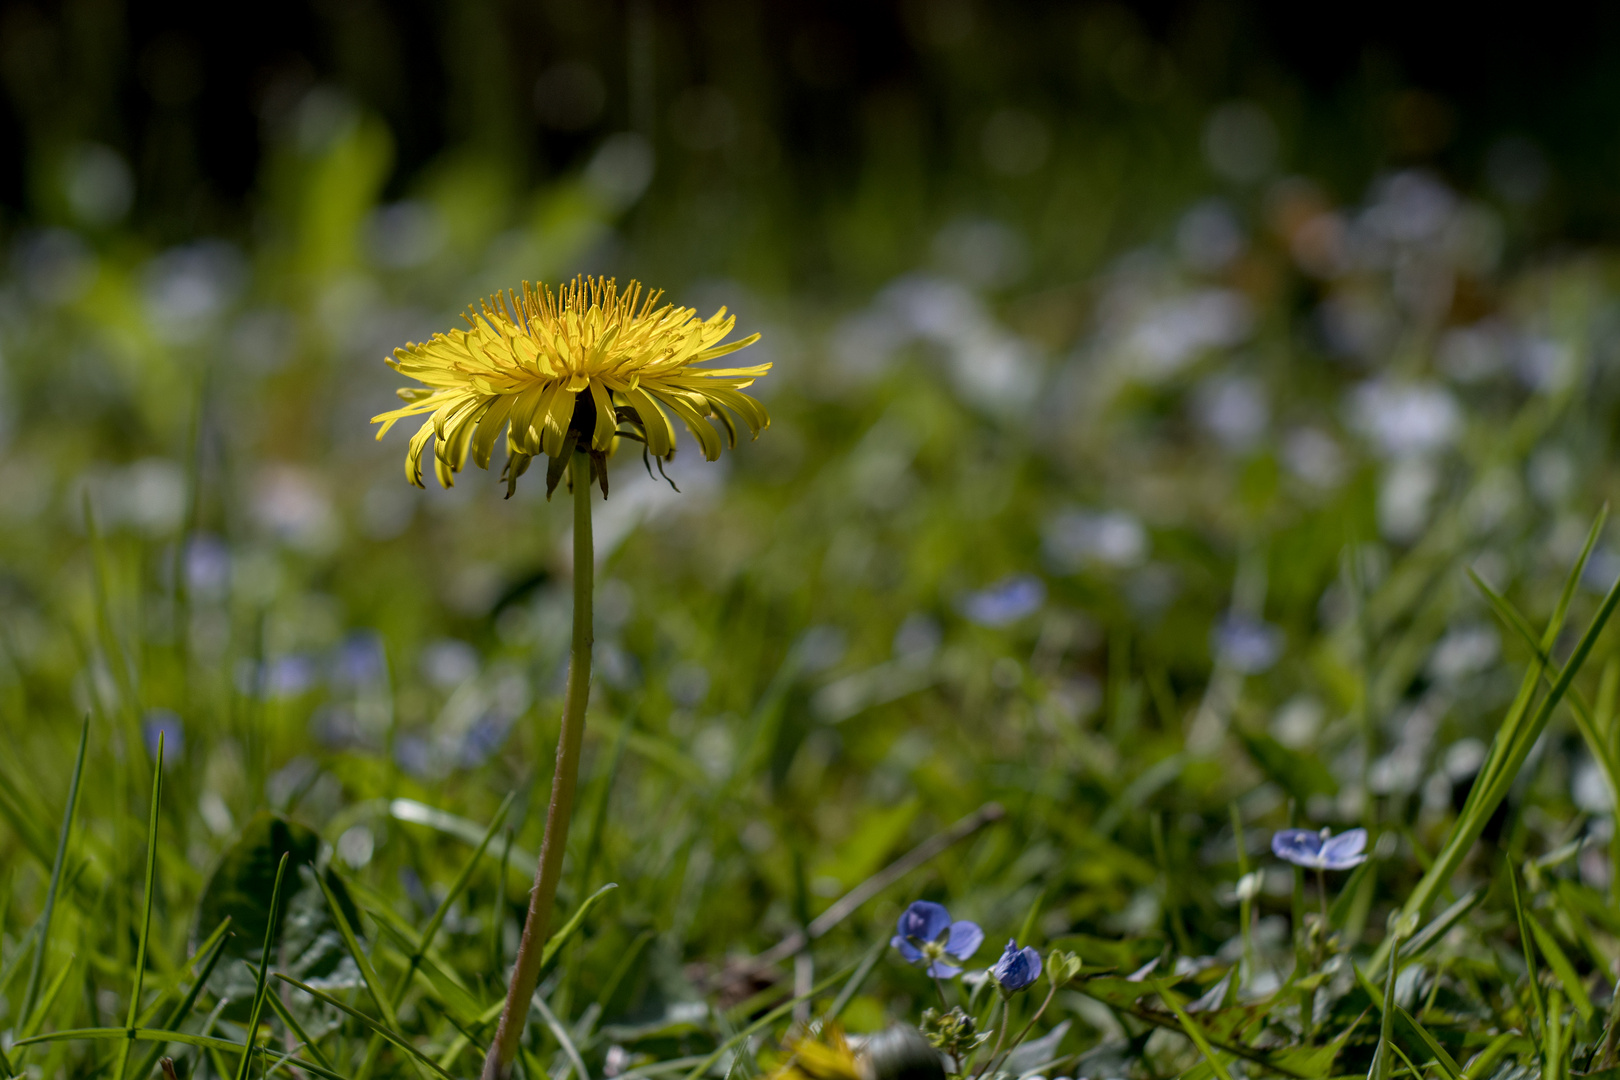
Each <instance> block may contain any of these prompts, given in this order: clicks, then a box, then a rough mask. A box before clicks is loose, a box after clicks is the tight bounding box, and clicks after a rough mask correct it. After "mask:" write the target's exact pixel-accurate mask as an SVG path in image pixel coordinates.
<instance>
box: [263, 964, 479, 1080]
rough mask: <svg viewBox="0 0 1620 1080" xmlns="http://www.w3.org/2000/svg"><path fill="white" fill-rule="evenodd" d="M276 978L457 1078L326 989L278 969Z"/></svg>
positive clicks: (447, 1076) (447, 1079)
mask: <svg viewBox="0 0 1620 1080" xmlns="http://www.w3.org/2000/svg"><path fill="white" fill-rule="evenodd" d="M276 978H278V979H280V980H281V981H282V982H284V983H287V984H288V985H291V986H296V987H297V988H298V989H300V990H302V991H303V992H304V993H306V994H308V995H309V996H310V997H312V998H316V999H317V1000H319V1001H324V1002H325V1003H326V1004H328V1005H330V1006H332V1007H333V1008H334V1009H337V1010H338V1011H339V1012H342V1013H346V1014H347V1015H349V1016H352V1017H354V1018H355V1019H356V1020H358V1021H360V1023H361V1024H363V1025H364V1026H365V1027H366V1028H367V1029H368V1030H369V1031H371V1033H372V1034H374V1035H380V1036H382V1037H383V1038H384V1039H385V1040H387V1041H388V1042H391V1043H393V1044H394V1045H395V1046H397V1047H399V1048H400V1049H401V1050H403V1051H405V1052H406V1053H407V1054H409V1055H410V1056H411V1057H412V1058H413V1059H415V1060H416V1061H419V1062H422V1063H423V1064H425V1065H426V1066H427V1067H428V1068H430V1069H432V1070H433V1071H434V1072H436V1073H438V1074H439V1075H440V1076H442V1077H444V1078H445V1080H456V1078H455V1077H453V1076H451V1075H450V1074H449V1073H447V1072H445V1071H444V1070H443V1069H441V1068H439V1063H438V1062H437V1061H434V1060H433V1059H432V1058H430V1057H428V1056H427V1055H426V1054H424V1053H422V1051H420V1050H418V1049H417V1048H416V1047H414V1046H412V1045H411V1041H410V1040H409V1039H407V1038H406V1037H405V1036H404V1035H402V1034H400V1033H399V1032H397V1031H393V1030H391V1029H389V1028H387V1027H385V1026H383V1025H382V1024H379V1023H378V1022H377V1021H376V1020H374V1019H372V1018H371V1017H369V1016H367V1015H366V1014H365V1013H363V1012H361V1011H360V1010H359V1009H356V1008H353V1007H352V1006H350V1005H347V1004H345V1003H343V1002H342V1001H339V1000H338V999H337V998H335V997H333V996H332V995H331V994H328V993H326V992H325V991H324V990H317V989H315V988H314V987H313V986H310V985H308V984H307V983H301V982H299V981H298V980H297V979H295V978H293V977H292V976H291V975H285V974H283V973H281V972H279V971H278V972H276Z"/></svg>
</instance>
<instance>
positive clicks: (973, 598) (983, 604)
mask: <svg viewBox="0 0 1620 1080" xmlns="http://www.w3.org/2000/svg"><path fill="white" fill-rule="evenodd" d="M1044 603H1046V585H1045V583H1044V582H1042V581H1041V579H1040V578H1038V577H1036V576H1035V575H1033V574H1016V575H1014V576H1012V577H1009V578H1005V579H1003V580H1002V581H999V582H997V583H996V584H994V585H992V586H990V587H989V588H988V589H983V590H981V591H979V592H974V593H968V594H967V595H966V596H964V597H963V598H962V602H961V609H962V614H963V615H966V616H967V617H968V618H969V619H971V620H972V621H974V622H976V623H978V624H979V625H980V626H991V627H997V626H1007V625H1009V624H1011V623H1015V622H1017V621H1018V620H1019V619H1022V618H1023V617H1024V616H1026V615H1033V614H1034V613H1035V612H1036V611H1039V610H1040V607H1041V605H1042V604H1044Z"/></svg>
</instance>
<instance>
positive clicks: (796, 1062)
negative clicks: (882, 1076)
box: [767, 1023, 867, 1080]
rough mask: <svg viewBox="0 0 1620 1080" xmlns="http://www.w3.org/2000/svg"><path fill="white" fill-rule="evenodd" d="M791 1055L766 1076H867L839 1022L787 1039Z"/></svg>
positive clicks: (799, 1079) (810, 1079)
mask: <svg viewBox="0 0 1620 1080" xmlns="http://www.w3.org/2000/svg"><path fill="white" fill-rule="evenodd" d="M787 1050H788V1057H787V1060H785V1061H783V1062H781V1063H780V1064H779V1065H777V1067H776V1068H775V1069H774V1070H772V1071H771V1073H770V1075H769V1076H768V1077H767V1080H867V1076H866V1073H865V1071H864V1070H863V1069H862V1068H861V1061H860V1059H859V1058H858V1057H856V1055H855V1052H854V1051H853V1050H851V1049H850V1046H849V1042H848V1041H847V1040H846V1039H845V1038H844V1030H843V1028H841V1027H839V1026H838V1025H837V1024H836V1023H831V1024H828V1025H826V1026H825V1027H824V1028H822V1029H821V1030H820V1031H809V1032H804V1033H802V1034H800V1035H798V1036H797V1037H794V1038H789V1039H788V1040H787Z"/></svg>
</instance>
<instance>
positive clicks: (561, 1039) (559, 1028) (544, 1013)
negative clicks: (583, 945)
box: [530, 991, 591, 1080]
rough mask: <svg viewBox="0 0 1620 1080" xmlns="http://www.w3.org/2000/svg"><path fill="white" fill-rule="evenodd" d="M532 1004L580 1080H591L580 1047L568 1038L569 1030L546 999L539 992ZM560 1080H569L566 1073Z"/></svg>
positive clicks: (531, 1001) (532, 999)
mask: <svg viewBox="0 0 1620 1080" xmlns="http://www.w3.org/2000/svg"><path fill="white" fill-rule="evenodd" d="M530 1004H532V1005H533V1006H534V1007H535V1009H536V1010H538V1011H539V1013H540V1018H541V1019H543V1020H544V1021H545V1022H546V1027H548V1028H550V1029H551V1036H552V1038H554V1039H556V1040H557V1045H558V1046H560V1047H562V1052H563V1053H564V1054H565V1055H567V1057H568V1063H569V1064H570V1065H572V1066H573V1069H574V1072H576V1073H578V1074H579V1080H591V1074H590V1073H589V1072H588V1071H587V1070H586V1068H585V1059H584V1058H582V1057H580V1056H579V1047H577V1046H575V1045H574V1040H573V1039H571V1038H569V1037H568V1029H567V1028H565V1027H563V1025H562V1021H561V1020H558V1019H557V1016H556V1014H555V1013H553V1012H552V1011H551V1006H549V1005H547V1004H546V999H545V998H543V997H541V996H540V994H539V992H538V991H537V992H536V993H535V995H534V997H533V998H531V999H530ZM559 1080H568V1078H567V1074H566V1073H564V1075H563V1076H562V1077H560V1078H559Z"/></svg>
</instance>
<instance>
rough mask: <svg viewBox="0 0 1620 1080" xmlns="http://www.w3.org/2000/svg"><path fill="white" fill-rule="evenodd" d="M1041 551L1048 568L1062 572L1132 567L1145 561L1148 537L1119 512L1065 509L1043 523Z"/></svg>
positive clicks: (1137, 525) (1128, 515)
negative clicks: (1094, 566)
mask: <svg viewBox="0 0 1620 1080" xmlns="http://www.w3.org/2000/svg"><path fill="white" fill-rule="evenodd" d="M1042 548H1043V550H1044V551H1045V553H1046V557H1047V559H1048V560H1049V561H1050V563H1051V564H1052V566H1053V567H1054V568H1055V569H1058V570H1060V571H1064V572H1073V571H1075V570H1079V569H1080V568H1082V567H1083V566H1085V565H1086V564H1087V563H1098V564H1101V565H1103V566H1136V565H1138V564H1140V563H1141V562H1142V561H1143V560H1144V559H1146V558H1147V554H1148V535H1147V530H1146V529H1144V528H1143V527H1142V523H1141V522H1140V521H1138V520H1137V519H1136V518H1135V517H1134V516H1132V515H1131V514H1128V513H1126V512H1125V511H1123V510H1105V511H1091V510H1066V511H1063V512H1062V513H1060V514H1058V515H1056V516H1055V517H1053V518H1052V520H1051V521H1049V522H1047V525H1046V528H1045V529H1044V530H1043V532H1042Z"/></svg>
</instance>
